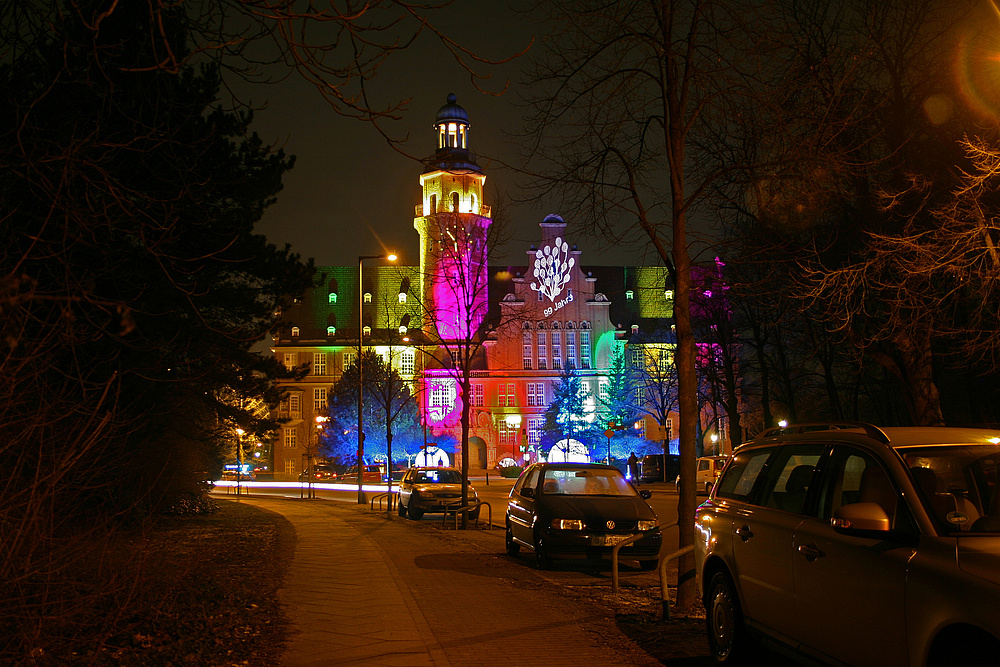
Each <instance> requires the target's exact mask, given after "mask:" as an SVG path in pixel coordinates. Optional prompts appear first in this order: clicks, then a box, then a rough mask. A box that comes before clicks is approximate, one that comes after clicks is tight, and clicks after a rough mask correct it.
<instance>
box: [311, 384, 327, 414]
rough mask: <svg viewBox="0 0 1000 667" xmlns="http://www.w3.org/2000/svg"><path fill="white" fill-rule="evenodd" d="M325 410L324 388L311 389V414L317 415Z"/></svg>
mask: <svg viewBox="0 0 1000 667" xmlns="http://www.w3.org/2000/svg"><path fill="white" fill-rule="evenodd" d="M323 410H326V387H318V388H316V389H313V412H315V413H317V414H319V413H320V412H322V411H323Z"/></svg>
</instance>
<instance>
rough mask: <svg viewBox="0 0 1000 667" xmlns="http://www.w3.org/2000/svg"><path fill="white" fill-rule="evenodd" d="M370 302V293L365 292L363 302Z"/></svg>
mask: <svg viewBox="0 0 1000 667" xmlns="http://www.w3.org/2000/svg"><path fill="white" fill-rule="evenodd" d="M371 302H372V293H371V292H365V303H371Z"/></svg>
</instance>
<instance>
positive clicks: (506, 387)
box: [497, 382, 514, 408]
mask: <svg viewBox="0 0 1000 667" xmlns="http://www.w3.org/2000/svg"><path fill="white" fill-rule="evenodd" d="M498 394H499V395H498V396H497V405H499V406H500V407H501V408H512V407H514V383H513V382H511V383H503V382H502V383H500V388H499V392H498Z"/></svg>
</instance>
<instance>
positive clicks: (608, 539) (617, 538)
mask: <svg viewBox="0 0 1000 667" xmlns="http://www.w3.org/2000/svg"><path fill="white" fill-rule="evenodd" d="M630 537H632V536H631V535H591V536H590V546H592V547H613V546H615V545H616V544H618V543H619V542H624V541H625V540H627V539H628V538H630Z"/></svg>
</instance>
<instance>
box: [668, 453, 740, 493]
mask: <svg viewBox="0 0 1000 667" xmlns="http://www.w3.org/2000/svg"><path fill="white" fill-rule="evenodd" d="M727 459H728V457H725V456H701V457H699V458H698V459H696V460H695V492H696V493H701V492H702V491H704V492H705V493H706V494H708V493H710V492H711V491H712V487H713V486H714V485H715V480H717V479H719V475H720V474H722V468H723V467H725V465H726V461H727ZM675 484H676V485H677V493H680V491H681V476H680V475H679V474H678V475H677V480H676V482H675Z"/></svg>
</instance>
